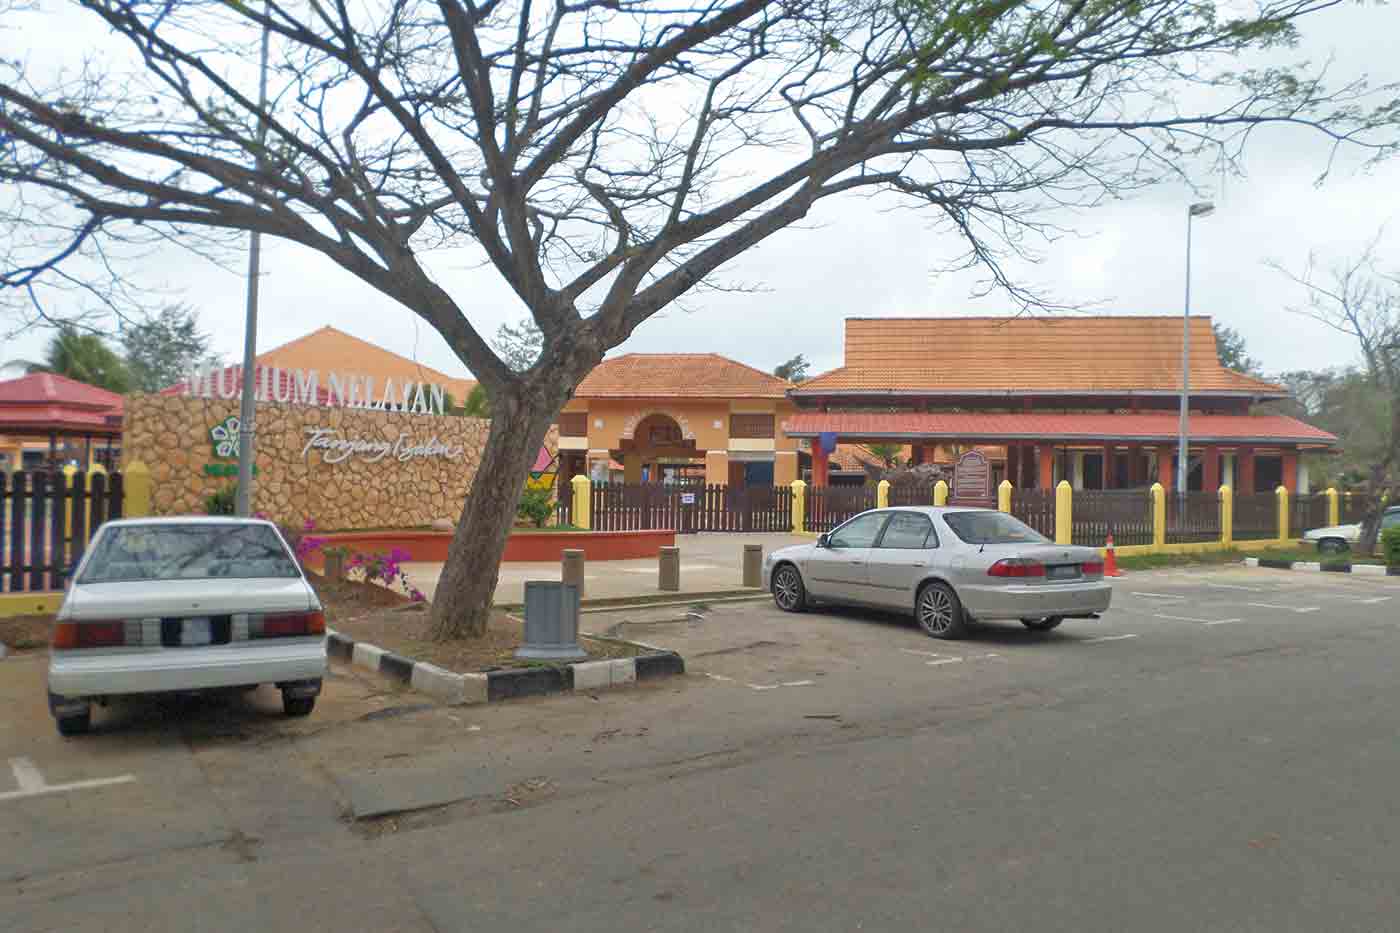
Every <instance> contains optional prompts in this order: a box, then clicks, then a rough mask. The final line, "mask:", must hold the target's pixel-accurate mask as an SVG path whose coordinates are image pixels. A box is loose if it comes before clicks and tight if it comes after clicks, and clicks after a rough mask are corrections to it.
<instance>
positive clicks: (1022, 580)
mask: <svg viewBox="0 0 1400 933" xmlns="http://www.w3.org/2000/svg"><path fill="white" fill-rule="evenodd" d="M1103 570H1104V566H1103V558H1102V557H1100V555H1099V552H1098V551H1097V550H1096V549H1094V548H1088V547H1075V546H1071V545H1060V544H1055V543H1054V542H1052V541H1051V540H1050V539H1048V538H1046V537H1045V536H1044V535H1042V534H1040V533H1039V532H1038V531H1036V530H1035V529H1033V528H1031V527H1030V526H1029V525H1026V524H1025V523H1024V522H1022V521H1020V520H1019V519H1016V518H1014V517H1012V516H1010V515H1007V514H1005V513H1003V512H998V511H995V510H992V509H971V508H956V507H948V506H929V507H922V506H920V507H907V508H888V509H874V510H872V511H869V512H863V513H861V514H860V515H857V516H855V517H854V518H852V519H850V520H849V521H847V522H845V523H844V524H842V525H840V526H839V527H837V528H835V529H833V530H832V531H831V532H830V533H829V534H824V535H821V536H820V537H819V538H817V540H816V541H815V542H814V543H812V544H799V545H794V546H792V547H786V548H781V549H779V550H776V551H774V552H773V553H771V554H769V555H768V557H767V559H766V560H765V562H764V567H763V574H764V578H763V583H764V586H765V588H767V589H769V590H771V592H772V593H773V600H774V602H775V603H776V604H777V606H778V608H780V609H783V610H785V611H787V612H800V611H802V610H803V609H805V608H806V607H807V606H808V605H809V604H810V603H812V602H823V603H841V604H847V605H855V606H870V607H875V608H880V609H895V610H900V611H903V612H908V613H912V614H913V615H914V617H915V618H916V619H917V620H918V622H919V625H920V626H921V627H922V628H923V630H924V631H925V632H926V633H927V634H929V635H930V636H932V637H934V638H958V637H960V636H961V635H963V634H964V633H965V632H966V631H967V626H968V625H969V624H970V623H972V622H975V621H989V620H993V619H1019V620H1020V621H1021V623H1022V624H1024V625H1025V626H1026V627H1027V628H1030V629H1033V630H1036V631H1049V630H1050V629H1053V628H1055V627H1056V626H1058V625H1059V624H1060V623H1061V622H1063V621H1064V620H1065V619H1097V618H1098V616H1099V613H1101V612H1103V611H1104V610H1106V609H1107V608H1108V606H1109V602H1110V600H1111V599H1112V595H1113V588H1112V585H1111V584H1110V583H1109V582H1108V581H1107V580H1105V579H1104V576H1103Z"/></svg>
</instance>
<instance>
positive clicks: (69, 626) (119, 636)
mask: <svg viewBox="0 0 1400 933" xmlns="http://www.w3.org/2000/svg"><path fill="white" fill-rule="evenodd" d="M138 641H139V635H138ZM126 643H127V640H126V623H125V622H123V621H115V622H59V623H57V624H56V625H55V626H54V630H53V640H52V643H51V644H52V647H53V649H54V650H55V651H73V650H75V649H78V648H118V647H121V646H123V645H125V644H126Z"/></svg>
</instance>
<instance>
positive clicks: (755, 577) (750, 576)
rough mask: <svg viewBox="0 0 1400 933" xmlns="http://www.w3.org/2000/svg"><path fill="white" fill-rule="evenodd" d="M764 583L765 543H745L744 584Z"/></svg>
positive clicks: (759, 584) (756, 586) (756, 585)
mask: <svg viewBox="0 0 1400 933" xmlns="http://www.w3.org/2000/svg"><path fill="white" fill-rule="evenodd" d="M762 585H763V545H761V544H746V545H744V586H751V587H754V588H755V589H757V588H758V587H760V586H762Z"/></svg>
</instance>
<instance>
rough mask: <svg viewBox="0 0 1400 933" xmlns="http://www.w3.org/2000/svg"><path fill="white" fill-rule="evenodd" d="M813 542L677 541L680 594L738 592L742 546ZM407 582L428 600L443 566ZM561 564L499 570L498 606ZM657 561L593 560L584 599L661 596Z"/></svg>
mask: <svg viewBox="0 0 1400 933" xmlns="http://www.w3.org/2000/svg"><path fill="white" fill-rule="evenodd" d="M810 540H811V539H810V538H803V537H798V536H797V535H787V534H737V533H736V534H721V533H710V534H703V533H702V534H694V535H676V544H677V546H679V547H680V549H681V588H680V591H679V593H680V595H684V594H686V593H713V592H716V591H721V590H734V589H739V588H740V587H742V586H743V582H744V578H743V572H744V571H743V567H744V545H746V544H761V545H763V553H764V554H765V555H767V554H768V553H769V552H771V551H774V550H777V549H778V548H780V547H787V546H788V545H789V544H806V543H809V542H810ZM403 569H404V572H405V573H406V574H407V575H408V579H409V582H410V583H412V584H413V585H414V586H416V587H418V589H420V590H422V591H423V594H424V595H425V596H427V597H428V599H429V600H431V599H432V598H433V595H434V593H435V591H436V590H437V582H438V577H439V576H440V575H441V574H442V564H441V563H436V562H433V563H429V562H410V563H405V564H404V565H403ZM559 576H560V567H559V564H558V563H515V562H511V563H505V564H502V565H501V577H500V580H499V581H498V582H497V584H496V603H497V604H498V605H509V604H519V603H522V602H524V601H525V581H527V580H553V581H558V580H559ZM656 582H657V559H656V558H655V557H648V558H645V559H643V560H606V561H601V560H595V561H589V562H588V563H587V564H586V565H585V566H584V572H583V585H584V598H585V599H625V598H629V597H634V596H637V597H640V596H656V595H658V594H660V593H661V592H662V591H661V590H660V589H658V588H657V586H656Z"/></svg>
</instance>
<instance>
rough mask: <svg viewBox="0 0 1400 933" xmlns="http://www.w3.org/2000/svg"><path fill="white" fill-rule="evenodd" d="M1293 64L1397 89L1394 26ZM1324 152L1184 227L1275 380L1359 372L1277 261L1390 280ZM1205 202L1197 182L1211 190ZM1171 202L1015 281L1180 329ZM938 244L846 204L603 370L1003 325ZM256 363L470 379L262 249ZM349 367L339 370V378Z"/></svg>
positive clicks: (1052, 252)
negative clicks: (343, 356)
mask: <svg viewBox="0 0 1400 933" xmlns="http://www.w3.org/2000/svg"><path fill="white" fill-rule="evenodd" d="M1304 28H1305V30H1306V32H1305V43H1306V47H1305V49H1304V54H1306V55H1308V56H1310V57H1312V58H1315V59H1320V58H1323V57H1326V56H1332V57H1333V58H1334V59H1335V65H1334V71H1335V73H1336V74H1339V75H1341V74H1345V75H1353V74H1356V73H1359V72H1361V71H1368V72H1369V73H1370V74H1371V76H1372V78H1373V81H1375V82H1382V81H1397V80H1400V58H1397V57H1396V56H1395V55H1394V54H1393V48H1392V46H1393V42H1394V37H1395V36H1396V35H1400V7H1396V6H1390V7H1379V8H1377V7H1369V6H1366V7H1363V6H1360V5H1355V6H1347V7H1343V8H1340V9H1336V10H1332V11H1328V12H1326V13H1323V14H1320V15H1319V16H1316V17H1311V18H1309V19H1308V20H1306V21H1305V22H1304ZM1326 154H1327V147H1326V145H1325V144H1324V142H1323V141H1322V140H1321V139H1320V137H1318V136H1316V135H1315V134H1308V133H1307V132H1305V131H1301V130H1298V131H1295V130H1279V129H1275V130H1269V131H1267V132H1264V133H1261V134H1258V135H1256V136H1255V138H1254V139H1253V142H1252V148H1251V149H1250V151H1249V154H1248V160H1247V165H1246V168H1247V171H1248V177H1246V178H1245V179H1235V178H1232V179H1230V180H1229V181H1228V184H1225V185H1222V184H1220V182H1219V181H1216V182H1214V183H1210V186H1211V189H1212V190H1211V191H1210V192H1209V196H1210V197H1211V198H1212V199H1213V200H1214V201H1215V202H1216V204H1217V207H1218V210H1217V212H1216V213H1215V215H1213V216H1211V217H1209V218H1206V219H1204V220H1198V221H1197V222H1196V226H1195V251H1194V265H1193V290H1192V309H1193V311H1194V312H1196V313H1200V314H1210V315H1212V316H1214V317H1215V318H1216V319H1217V320H1219V321H1221V322H1223V323H1226V324H1228V325H1230V326H1231V327H1234V328H1235V329H1237V330H1238V331H1240V332H1241V333H1242V334H1243V335H1244V336H1245V338H1246V340H1247V342H1248V347H1249V351H1250V353H1251V354H1252V355H1253V356H1255V357H1258V358H1259V359H1261V360H1262V361H1263V364H1264V366H1265V369H1266V370H1267V371H1269V372H1279V371H1283V370H1288V369H1298V368H1321V367H1324V366H1331V365H1339V364H1345V363H1349V362H1351V361H1352V360H1353V358H1354V352H1353V348H1352V347H1351V345H1349V343H1348V342H1347V340H1346V339H1345V338H1343V337H1341V336H1340V335H1336V334H1334V333H1332V332H1330V331H1328V330H1327V329H1326V328H1324V327H1323V326H1322V325H1320V324H1317V323H1314V322H1312V321H1309V320H1307V319H1304V318H1301V317H1299V316H1297V315H1292V314H1289V313H1288V312H1287V311H1286V310H1285V308H1286V306H1287V305H1289V304H1290V303H1297V302H1299V301H1300V300H1301V297H1302V296H1301V294H1300V292H1299V290H1298V288H1297V287H1296V286H1294V285H1292V284H1291V283H1289V282H1288V281H1287V280H1286V279H1284V277H1283V276H1281V275H1280V274H1279V273H1277V272H1275V271H1273V270H1271V269H1269V268H1267V267H1266V265H1265V263H1266V261H1267V260H1270V259H1273V260H1278V261H1280V262H1282V263H1283V264H1285V265H1286V266H1288V267H1290V268H1295V269H1301V268H1302V266H1303V264H1304V263H1305V262H1306V260H1307V257H1308V254H1309V252H1310V251H1315V252H1316V253H1317V254H1318V255H1319V258H1320V259H1321V260H1322V261H1323V262H1324V263H1325V262H1328V261H1336V260H1338V259H1341V258H1343V257H1346V256H1348V255H1352V254H1355V253H1356V252H1358V251H1359V250H1360V249H1361V248H1363V247H1364V245H1365V243H1366V242H1367V241H1368V240H1369V239H1370V238H1371V237H1373V236H1374V235H1375V233H1376V231H1377V230H1378V229H1379V228H1380V227H1381V226H1382V225H1385V224H1387V223H1389V224H1390V225H1391V229H1390V232H1389V235H1388V236H1387V237H1386V239H1385V241H1384V248H1383V250H1382V255H1383V257H1386V264H1387V265H1388V266H1389V267H1391V268H1394V269H1400V255H1397V248H1400V161H1395V160H1392V161H1391V162H1390V163H1387V164H1385V165H1382V166H1380V167H1378V168H1376V169H1374V170H1372V171H1370V172H1364V173H1362V172H1358V171H1357V170H1356V164H1357V160H1356V159H1355V158H1354V157H1350V156H1347V157H1344V158H1343V159H1342V160H1341V162H1340V163H1339V165H1338V167H1337V168H1336V169H1335V170H1334V172H1333V175H1332V177H1331V178H1330V179H1329V180H1328V181H1327V182H1326V184H1325V185H1323V186H1322V187H1320V188H1319V187H1316V186H1315V185H1314V181H1315V179H1316V177H1317V175H1318V173H1319V171H1320V170H1321V169H1322V167H1323V165H1324V164H1325V159H1326ZM1208 183H1209V182H1208ZM1192 200H1194V197H1193V195H1192V194H1191V192H1189V191H1188V190H1186V189H1185V188H1177V187H1171V188H1167V187H1162V188H1157V189H1153V190H1150V191H1146V192H1142V193H1140V194H1138V195H1137V196H1136V197H1134V198H1133V199H1132V200H1131V201H1127V202H1120V203H1116V204H1112V205H1109V206H1106V207H1102V208H1098V209H1095V210H1093V211H1088V212H1084V213H1080V214H1077V215H1074V216H1071V217H1062V218H1060V222H1061V223H1062V224H1067V225H1069V226H1072V227H1073V228H1074V229H1075V230H1076V232H1077V234H1078V235H1077V236H1076V237H1073V238H1068V239H1065V240H1063V241H1061V242H1060V243H1058V244H1055V245H1054V246H1053V247H1051V248H1050V249H1048V250H1047V251H1046V253H1045V260H1044V262H1043V263H1041V264H1039V265H1037V266H1018V267H1013V268H1015V269H1017V271H1019V272H1020V273H1021V275H1022V276H1023V278H1024V279H1025V280H1026V281H1032V282H1036V283H1039V284H1041V285H1043V286H1044V287H1046V288H1047V289H1048V290H1049V291H1051V292H1053V293H1054V294H1055V295H1056V296H1057V297H1059V298H1060V299H1062V300H1066V301H1070V302H1074V303H1085V304H1087V303H1091V302H1100V303H1101V304H1100V305H1099V307H1098V308H1097V309H1096V310H1097V311H1098V312H1099V313H1124V314H1173V315H1179V314H1181V312H1182V302H1183V287H1184V262H1185V256H1184V254H1185V217H1186V207H1187V205H1188V204H1189V203H1190V201H1192ZM961 248H962V246H961V243H960V242H959V241H958V240H957V239H956V238H955V237H953V236H951V235H949V234H935V233H932V232H930V231H929V230H928V229H927V226H926V221H925V220H924V219H923V218H922V217H921V216H920V215H918V214H916V213H912V212H909V211H907V210H901V211H899V212H893V213H891V212H886V211H882V210H881V208H880V205H879V204H878V203H877V202H872V201H868V200H865V199H863V198H859V197H853V198H845V199H840V198H838V199H834V200H828V201H825V202H822V203H821V205H820V206H819V208H818V210H817V211H816V212H815V213H814V215H813V217H812V218H810V219H809V221H808V223H807V225H806V227H805V228H804V229H800V230H789V231H786V232H784V233H780V234H778V235H777V236H775V237H773V238H771V239H769V240H768V241H767V242H766V243H765V244H763V245H762V246H761V247H759V248H757V249H755V250H752V251H751V252H749V253H748V254H746V255H744V256H742V257H741V258H740V259H738V260H736V261H735V262H733V263H732V264H731V265H729V266H727V267H725V268H724V269H723V270H721V276H720V277H721V280H722V281H725V282H730V283H740V284H743V285H747V286H760V287H761V291H758V292H751V293H709V294H701V295H698V296H694V295H693V296H692V297H690V298H689V299H687V310H679V309H668V310H667V311H666V312H663V314H661V315H658V316H657V317H655V318H653V319H652V320H651V321H649V322H648V323H646V324H644V325H643V326H642V327H641V328H640V329H639V330H638V331H637V332H636V333H635V334H634V335H633V337H632V339H630V340H629V341H628V342H627V343H626V344H625V345H624V346H623V347H622V348H620V349H619V350H618V351H616V352H626V351H637V352H677V351H687V352H715V353H721V354H724V355H726V356H730V357H733V358H735V359H737V360H740V361H743V362H745V363H749V364H751V365H754V366H759V367H762V368H764V369H771V368H772V367H773V366H774V365H775V364H777V363H779V362H781V361H782V360H784V359H787V358H788V357H790V356H792V355H794V354H796V353H803V354H805V355H806V356H807V357H808V359H810V360H811V361H812V362H813V365H814V370H815V371H820V370H824V369H827V368H831V367H834V366H838V365H840V364H841V355H842V346H841V340H842V320H843V319H844V318H845V317H848V316H939V315H960V314H979V315H995V314H1001V313H1006V312H1008V311H1009V310H1012V306H1011V305H1010V304H1009V302H1008V301H1007V299H1006V298H1005V296H1003V295H1000V294H997V293H993V294H991V295H989V296H986V297H982V298H974V297H973V294H972V293H973V291H974V287H975V285H976V283H977V281H978V279H979V276H978V274H976V273H971V272H969V273H964V274H957V275H935V274H934V273H933V271H932V270H934V269H935V268H936V267H938V266H939V265H940V264H942V263H945V262H947V261H948V260H950V259H951V258H954V257H955V256H957V255H958V254H959V253H960V252H961ZM472 262H473V257H472V254H470V253H468V252H467V251H463V252H462V254H461V256H460V259H458V258H457V257H454V256H452V255H448V254H441V255H439V256H438V257H437V258H436V259H435V261H434V263H433V266H434V268H435V270H436V271H437V273H438V275H439V277H440V280H441V282H442V284H443V285H444V286H445V287H446V288H447V289H448V291H449V292H450V293H452V294H453V295H454V296H455V297H456V299H457V301H458V302H459V303H460V304H461V305H462V306H463V307H464V308H465V309H466V311H467V313H468V315H469V316H470V318H471V320H472V321H473V322H474V323H475V324H476V325H477V326H478V327H479V329H481V330H482V331H483V332H485V333H487V334H491V333H494V331H495V328H496V326H497V325H498V324H499V323H500V322H502V321H513V320H517V319H519V318H520V317H522V316H523V314H524V312H523V309H522V308H521V306H520V305H519V303H518V302H517V301H516V300H515V298H514V296H513V295H511V294H510V292H509V291H508V289H507V288H506V287H505V286H504V284H503V283H502V282H501V280H500V279H499V277H498V276H497V275H495V274H494V272H492V271H491V270H489V269H479V268H478V269H474V268H471V267H470V266H469V264H470V263H472ZM263 263H264V266H263V267H264V272H265V275H264V278H263V281H262V291H261V296H262V297H261V301H262V314H261V318H260V321H259V326H258V341H257V343H258V348H259V349H260V350H266V349H269V348H271V347H274V346H277V345H279V344H282V343H285V342H287V341H289V340H292V339H295V338H296V337H299V336H301V335H302V334H305V333H307V332H309V331H311V330H314V329H316V328H318V327H321V326H323V325H325V324H330V325H333V326H335V327H338V328H340V329H342V330H345V331H347V332H349V333H352V334H354V335H356V336H359V337H362V338H365V339H367V340H371V341H374V342H376V343H379V344H380V345H382V346H384V347H386V348H388V349H391V350H393V351H395V352H398V353H401V354H403V355H404V356H407V357H411V358H416V359H418V360H420V361H422V362H424V363H426V364H428V365H430V366H433V367H435V368H437V369H440V370H443V371H444V372H447V373H449V374H451V375H458V374H462V373H464V372H465V367H464V366H463V365H462V364H461V363H460V362H458V361H457V360H456V358H455V357H454V356H453V354H452V353H451V351H450V350H448V349H447V346H446V344H445V343H444V342H443V341H442V339H441V338H440V337H438V335H437V334H436V332H434V331H433V330H432V328H431V327H429V326H428V325H426V324H424V323H421V322H420V321H418V319H417V318H416V317H415V316H414V315H413V314H412V313H410V312H409V311H408V310H406V309H404V308H403V307H401V306H398V305H396V304H395V303H393V302H391V301H390V300H389V299H387V298H384V297H383V296H382V295H380V294H379V293H377V292H375V291H373V290H372V289H370V288H369V287H368V286H367V285H364V284H362V283H360V282H359V281H358V280H356V279H354V278H353V277H351V276H350V275H349V274H348V273H345V272H343V271H340V270H339V269H338V268H337V267H335V266H334V265H333V264H332V263H331V262H330V261H329V260H325V259H323V258H321V257H319V255H317V254H315V253H313V252H310V251H308V250H305V249H303V248H301V247H296V246H291V245H288V244H285V243H281V242H276V241H273V242H268V241H264V259H263ZM151 265H152V268H151V269H149V270H143V275H145V276H146V278H147V279H148V280H149V281H151V282H153V283H159V284H161V285H163V286H165V287H166V288H169V289H171V290H172V291H173V293H174V295H175V297H183V298H184V300H186V301H188V302H190V303H191V304H193V305H194V306H196V307H197V308H198V309H199V314H200V318H201V321H202V322H203V326H204V327H205V328H206V329H207V330H208V331H209V332H210V333H211V334H212V335H213V336H214V340H215V347H216V350H217V351H218V352H220V353H222V354H223V355H224V357H225V358H226V359H228V360H234V359H236V358H238V357H239V356H240V354H241V346H242V339H243V307H244V281H243V279H242V276H241V274H236V273H229V272H225V271H222V270H219V269H218V268H216V267H213V266H211V265H209V264H208V263H205V262H203V261H201V260H199V259H196V258H194V257H192V256H189V255H187V254H185V253H183V252H179V251H172V252H171V254H170V255H169V256H168V257H167V258H166V261H165V262H163V263H161V264H160V265H159V268H158V269H157V267H156V264H155V263H152V264H151ZM45 339H46V335H43V334H32V333H31V334H25V335H21V336H19V337H16V338H13V339H11V340H9V341H8V342H7V343H6V345H5V346H4V347H3V351H2V352H0V359H15V358H34V357H36V356H38V355H39V354H40V353H42V344H43V341H44V340H45ZM352 362H353V361H347V365H349V364H350V363H352Z"/></svg>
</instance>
